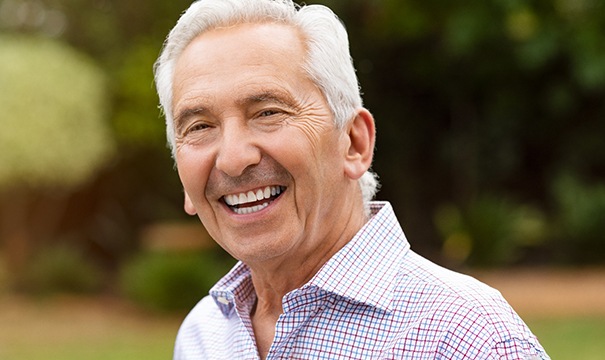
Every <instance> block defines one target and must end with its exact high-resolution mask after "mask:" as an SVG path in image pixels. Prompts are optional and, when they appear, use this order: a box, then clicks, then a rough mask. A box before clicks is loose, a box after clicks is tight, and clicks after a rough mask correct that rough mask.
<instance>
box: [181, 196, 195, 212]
mask: <svg viewBox="0 0 605 360" xmlns="http://www.w3.org/2000/svg"><path fill="white" fill-rule="evenodd" d="M184 207H185V212H186V213H187V214H189V215H195V214H197V210H195V206H193V202H191V199H190V198H189V195H188V194H187V192H185V206H184Z"/></svg>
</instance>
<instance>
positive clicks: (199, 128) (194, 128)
mask: <svg viewBox="0 0 605 360" xmlns="http://www.w3.org/2000/svg"><path fill="white" fill-rule="evenodd" d="M209 127H210V125H208V124H206V123H196V124H192V125H191V126H190V127H189V128H187V131H186V133H187V134H189V133H192V132H197V131H202V130H205V129H207V128H209Z"/></svg>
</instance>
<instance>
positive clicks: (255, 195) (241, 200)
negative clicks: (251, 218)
mask: <svg viewBox="0 0 605 360" xmlns="http://www.w3.org/2000/svg"><path fill="white" fill-rule="evenodd" d="M281 192H282V189H281V187H280V186H267V187H265V188H264V189H258V190H255V191H248V192H247V193H239V194H231V195H225V203H226V204H227V205H229V206H235V205H245V204H247V203H253V202H256V201H260V200H263V199H268V198H270V197H271V196H275V195H278V194H280V193H281Z"/></svg>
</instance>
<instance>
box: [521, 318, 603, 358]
mask: <svg viewBox="0 0 605 360" xmlns="http://www.w3.org/2000/svg"><path fill="white" fill-rule="evenodd" d="M526 321H527V324H528V325H529V327H530V328H531V329H532V331H533V332H534V334H536V336H537V337H538V339H539V340H540V343H541V344H542V346H544V348H545V349H546V351H547V352H548V355H550V357H551V358H552V359H557V360H566V359H569V360H574V359H582V360H601V359H603V354H605V341H603V339H605V316H595V317H563V318H536V319H526Z"/></svg>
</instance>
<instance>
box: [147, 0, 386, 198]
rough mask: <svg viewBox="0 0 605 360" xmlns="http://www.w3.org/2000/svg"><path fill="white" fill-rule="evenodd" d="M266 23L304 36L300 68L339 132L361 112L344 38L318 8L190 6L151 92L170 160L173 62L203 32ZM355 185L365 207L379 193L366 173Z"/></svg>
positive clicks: (229, 1) (243, 2) (249, 2)
mask: <svg viewBox="0 0 605 360" xmlns="http://www.w3.org/2000/svg"><path fill="white" fill-rule="evenodd" d="M270 22H273V23H282V24H286V25H290V26H293V27H294V28H296V29H298V30H299V31H300V32H301V34H303V37H304V39H305V41H306V49H307V58H306V59H305V62H304V64H303V68H304V70H305V72H306V73H307V75H308V76H309V77H310V79H311V80H312V81H313V82H314V83H315V84H316V85H317V86H318V87H319V89H320V90H321V91H322V93H323V95H324V96H325V98H326V101H327V102H328V105H329V106H330V109H331V111H332V113H333V115H334V122H335V125H336V126H337V127H338V128H341V129H342V128H344V126H345V125H346V123H347V121H348V120H350V119H351V118H352V117H353V116H354V114H355V111H356V110H357V109H358V108H360V107H361V106H362V100H361V94H360V89H359V85H358V82H357V76H356V75H355V68H354V67H353V61H352V59H351V55H350V53H349V40H348V35H347V32H346V30H345V27H344V25H343V24H342V23H341V22H340V20H339V19H338V17H337V16H336V15H335V14H334V13H333V12H332V10H330V9H329V8H327V7H325V6H323V5H307V6H298V5H296V4H295V3H294V2H293V1H292V0H199V1H195V2H194V3H193V4H192V5H191V6H190V7H189V9H188V10H187V11H185V13H183V15H182V16H181V18H180V19H179V21H178V22H177V24H176V26H175V27H174V28H173V29H172V30H171V31H170V34H169V35H168V37H167V39H166V42H165V43H164V48H163V50H162V53H161V54H160V57H159V58H158V60H157V61H156V63H155V66H154V73H155V82H156V88H157V91H158V95H159V98H160V104H161V108H162V110H163V112H164V115H165V117H166V136H167V138H168V143H169V145H170V148H171V150H172V154H173V156H174V153H175V134H174V119H173V112H172V111H173V109H172V81H173V76H174V67H175V63H176V60H177V59H178V57H179V56H180V55H181V54H182V52H183V51H184V50H185V48H186V47H187V45H189V43H191V42H192V41H193V40H194V39H195V38H196V37H197V36H198V35H200V34H202V33H204V32H206V31H210V30H213V29H216V28H222V27H229V26H234V25H238V24H246V23H270ZM359 184H360V187H361V192H362V197H363V200H364V203H365V204H366V207H367V204H368V203H369V201H370V200H372V198H373V197H374V196H375V194H376V192H377V189H378V179H377V175H376V174H375V173H373V172H372V171H369V170H368V171H367V172H366V173H365V174H364V175H363V176H362V177H361V178H360V179H359Z"/></svg>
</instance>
